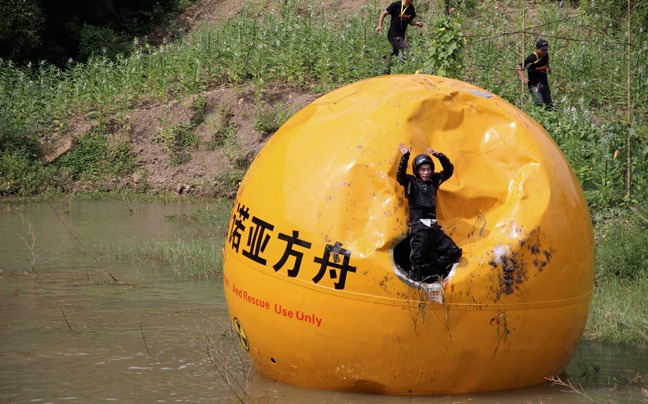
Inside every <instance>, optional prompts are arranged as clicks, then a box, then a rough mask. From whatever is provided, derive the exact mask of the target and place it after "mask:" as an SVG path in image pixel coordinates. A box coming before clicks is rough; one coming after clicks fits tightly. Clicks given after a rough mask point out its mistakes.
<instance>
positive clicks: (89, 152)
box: [54, 129, 108, 180]
mask: <svg viewBox="0 0 648 404" xmlns="http://www.w3.org/2000/svg"><path fill="white" fill-rule="evenodd" d="M107 146H108V141H107V139H106V135H105V133H102V131H101V130H100V129H95V130H91V131H89V132H88V133H86V135H85V136H84V137H81V138H79V139H78V140H77V146H76V148H75V149H74V150H72V151H69V152H67V153H65V154H64V155H62V156H61V157H59V158H58V159H56V160H55V162H54V164H55V165H56V166H58V167H60V168H64V169H66V170H68V171H69V172H70V174H71V175H72V177H73V178H74V179H75V180H78V179H82V178H96V177H97V176H98V175H99V174H100V173H101V172H102V165H103V163H104V157H105V156H106V154H107Z"/></svg>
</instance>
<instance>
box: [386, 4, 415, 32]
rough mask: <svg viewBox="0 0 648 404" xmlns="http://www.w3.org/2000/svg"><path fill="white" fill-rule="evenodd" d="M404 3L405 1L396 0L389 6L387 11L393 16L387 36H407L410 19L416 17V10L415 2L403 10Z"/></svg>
mask: <svg viewBox="0 0 648 404" xmlns="http://www.w3.org/2000/svg"><path fill="white" fill-rule="evenodd" d="M402 4H403V2H401V1H395V2H393V3H392V4H390V5H389V6H388V7H387V12H388V13H389V15H390V16H391V22H390V24H389V31H388V32H387V38H396V37H401V38H405V31H407V26H408V25H409V23H410V20H412V19H413V18H414V17H416V10H414V5H413V4H410V5H409V6H407V8H406V9H405V10H402V12H401V9H402Z"/></svg>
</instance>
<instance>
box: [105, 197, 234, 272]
mask: <svg viewBox="0 0 648 404" xmlns="http://www.w3.org/2000/svg"><path fill="white" fill-rule="evenodd" d="M231 208H232V206H231V202H230V201H228V200H219V201H216V202H214V203H210V204H208V205H206V206H205V207H198V208H193V209H192V210H190V211H188V212H186V213H185V214H184V215H183V216H182V217H176V216H167V217H166V218H165V219H166V220H179V221H182V223H183V224H184V226H183V230H182V232H180V233H179V234H176V235H174V236H173V237H172V238H169V239H155V238H153V239H149V240H145V241H141V240H137V241H133V240H121V241H119V242H117V243H109V244H105V245H102V246H100V249H101V250H102V252H103V253H104V254H108V255H110V256H112V257H113V258H114V259H116V260H126V261H135V262H141V261H153V262H163V263H166V264H168V265H169V267H170V268H171V269H172V270H173V272H174V273H175V275H176V277H178V278H196V279H200V278H203V279H214V278H217V277H219V276H220V275H221V274H222V270H223V257H222V255H221V250H222V249H223V247H224V245H225V237H226V235H227V223H228V220H229V212H230V210H231Z"/></svg>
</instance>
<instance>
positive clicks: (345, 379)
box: [224, 75, 594, 394]
mask: <svg viewBox="0 0 648 404" xmlns="http://www.w3.org/2000/svg"><path fill="white" fill-rule="evenodd" d="M400 142H404V143H406V144H407V145H412V146H413V150H412V156H415V155H417V154H419V153H425V150H426V148H428V147H432V148H433V149H435V150H437V151H440V152H442V153H444V154H445V155H447V156H448V157H449V158H450V160H451V161H452V163H453V164H454V166H455V173H454V175H453V176H452V178H450V180H448V181H447V182H446V183H444V184H443V185H442V186H441V188H440V191H439V194H438V208H437V214H438V219H439V223H440V224H441V225H442V226H443V228H444V230H445V231H446V233H448V234H449V235H450V236H451V237H452V238H453V239H454V241H455V242H456V243H457V244H458V245H459V247H461V248H462V249H463V257H462V259H461V261H460V263H459V265H458V266H457V267H456V268H455V269H454V271H453V273H452V274H451V278H450V279H447V280H446V281H445V282H444V285H443V286H442V287H440V286H439V285H428V286H425V285H420V284H417V283H413V282H410V281H409V280H408V279H407V277H406V276H405V274H404V270H403V268H406V267H407V265H408V257H407V254H408V246H407V243H403V242H401V241H402V240H403V238H404V236H405V235H406V233H407V230H408V224H407V218H408V204H407V200H406V199H405V197H404V192H403V188H402V187H401V186H400V185H399V184H398V183H397V182H396V169H397V166H398V162H399V160H400V156H401V154H400V152H399V151H398V149H397V146H398V144H399V143H400ZM439 167H440V165H439V164H437V170H439ZM409 173H411V172H409ZM224 257H225V264H224V283H225V290H226V298H227V304H228V308H229V313H230V316H231V318H232V321H233V323H234V327H235V329H236V330H237V332H239V334H240V336H241V342H242V344H243V347H244V348H245V349H247V350H248V354H249V358H250V359H251V360H252V361H253V363H254V366H255V367H256V369H257V370H258V371H259V372H261V373H262V374H264V375H266V376H267V377H269V378H273V379H276V380H279V381H282V382H286V383H291V384H296V385H300V386H306V387H312V388H322V389H338V390H361V391H371V392H378V393H388V394H433V393H444V394H445V393H460V392H474V391H485V390H497V389H508V388H515V387H521V386H527V385H531V384H535V383H540V382H543V381H544V378H545V377H549V376H551V375H556V374H558V373H560V372H561V371H562V370H564V368H565V367H566V366H567V364H568V362H569V360H570V358H571V356H572V354H573V353H574V350H575V349H576V346H577V344H578V341H579V340H580V338H581V336H582V333H583V328H584V326H585V322H586V319H587V314H588V310H589V304H590V298H591V294H592V288H593V271H594V242H593V234H592V227H591V222H590V217H589V213H588V210H587V206H586V203H585V200H584V198H583V195H582V191H581V189H580V187H579V185H578V182H577V180H576V178H575V176H574V174H573V172H572V171H571V169H570V167H569V165H568V163H567V162H566V160H565V157H564V156H563V155H562V153H561V152H560V150H559V149H558V147H557V146H556V144H555V143H554V142H553V141H552V139H551V138H550V136H549V135H548V134H547V133H546V132H545V131H544V130H543V128H542V127H540V125H538V124H537V123H536V122H535V121H533V120H532V119H531V118H529V117H528V116H527V115H526V114H524V113H523V112H521V111H520V110H518V109H517V108H515V107H513V106H511V105H510V104H508V103H507V102H506V101H504V100H502V99H501V98H499V97H497V96H495V95H493V94H490V93H488V92H486V91H484V90H481V89H479V88H477V87H474V86H472V85H469V84H466V83H464V82H460V81H456V80H449V79H445V78H441V77H435V76H428V75H411V76H410V75H402V76H389V77H378V78H372V79H367V80H363V81H360V82H358V83H355V84H351V85H348V86H346V87H343V88H340V89H338V90H335V91H333V92H331V93H329V94H327V95H325V96H323V97H321V98H320V99H318V100H316V101H314V102H313V103H312V104H310V105H309V106H307V107H306V108H304V109H303V110H301V111H300V112H298V113H297V114H296V115H295V116H294V117H292V118H291V119H290V120H289V121H288V122H286V124H284V125H283V127H282V128H281V129H280V130H279V131H278V132H277V133H276V134H275V135H274V136H273V137H272V138H271V139H270V140H269V141H268V143H267V144H266V145H265V147H264V148H263V150H262V151H261V152H260V153H259V155H258V156H257V158H256V159H255V160H254V162H253V163H252V166H251V167H250V169H249V171H248V173H247V175H246V176H245V179H244V180H243V182H242V184H241V187H240V190H239V193H238V197H237V200H236V202H235V204H234V209H233V211H232V218H231V220H230V225H229V232H228V236H227V242H226V246H225V251H224Z"/></svg>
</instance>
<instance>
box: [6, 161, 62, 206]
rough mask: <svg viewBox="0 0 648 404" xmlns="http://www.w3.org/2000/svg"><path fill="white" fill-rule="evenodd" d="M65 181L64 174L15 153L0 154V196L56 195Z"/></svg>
mask: <svg viewBox="0 0 648 404" xmlns="http://www.w3.org/2000/svg"><path fill="white" fill-rule="evenodd" d="M65 180H66V175H65V172H59V171H58V170H57V168H56V167H53V166H50V165H47V164H45V163H42V162H40V161H38V160H32V159H30V158H29V157H27V156H25V155H24V154H21V153H19V152H17V151H13V152H9V151H6V152H2V153H0V195H2V196H10V195H14V196H16V195H17V196H26V195H34V194H38V193H56V192H57V190H59V188H60V187H61V186H62V184H63V183H64V182H65Z"/></svg>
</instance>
